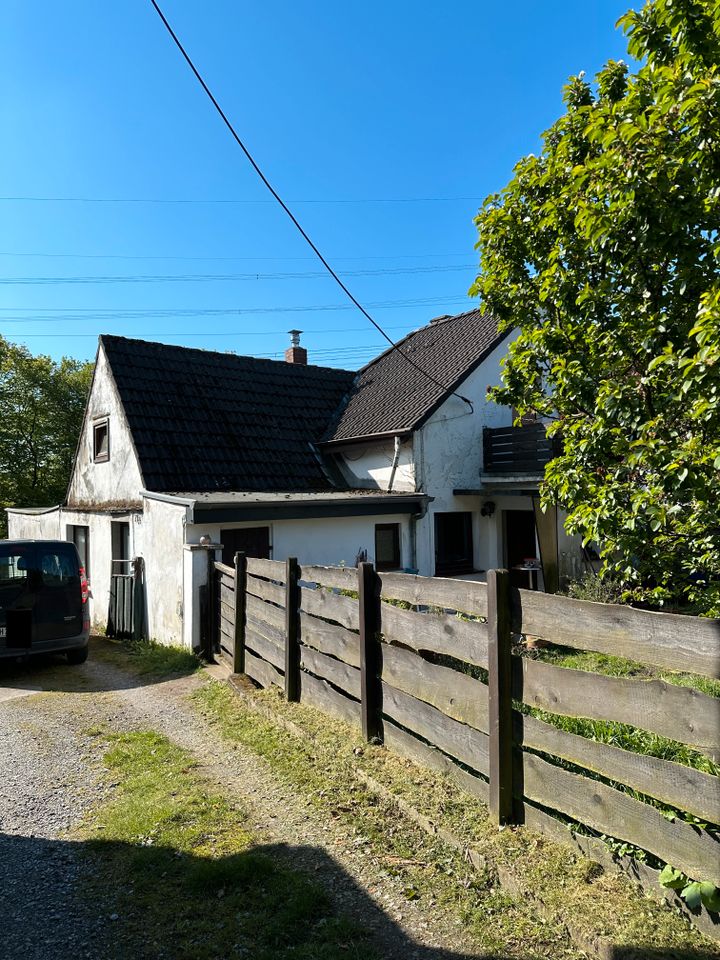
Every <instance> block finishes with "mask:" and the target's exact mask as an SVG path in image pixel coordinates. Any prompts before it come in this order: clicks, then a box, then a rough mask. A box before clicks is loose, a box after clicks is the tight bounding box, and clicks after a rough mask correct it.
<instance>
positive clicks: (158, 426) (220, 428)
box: [101, 336, 355, 493]
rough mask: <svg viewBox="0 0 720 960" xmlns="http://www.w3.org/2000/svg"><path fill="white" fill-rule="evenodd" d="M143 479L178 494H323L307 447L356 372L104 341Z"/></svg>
mask: <svg viewBox="0 0 720 960" xmlns="http://www.w3.org/2000/svg"><path fill="white" fill-rule="evenodd" d="M101 341H102V344H103V347H104V349H105V353H106V355H107V358H108V361H109V363H110V368H111V370H112V374H113V377H114V378H115V382H116V384H117V388H118V391H119V393H120V398H121V400H122V404H123V407H124V409H125V413H126V415H127V419H128V422H129V425H130V430H131V432H132V436H133V440H134V443H135V448H136V450H137V454H138V458H139V461H140V470H141V472H142V476H143V482H144V484H145V487H146V488H147V489H148V490H155V491H157V492H159V493H163V492H172V491H177V490H193V491H212V490H256V491H295V490H306V491H311V490H328V489H331V484H330V483H329V481H328V480H327V478H326V476H325V474H324V473H323V471H322V470H321V468H320V465H319V464H318V462H317V459H316V457H315V455H314V453H313V451H312V450H311V448H310V444H311V442H314V441H316V440H317V439H318V438H319V437H321V436H322V434H323V432H324V431H325V430H326V429H327V425H328V423H329V421H330V420H331V418H332V415H333V413H334V411H335V410H336V409H337V408H338V406H339V404H340V403H341V401H342V399H343V397H344V396H345V394H346V393H347V391H348V389H349V388H350V386H351V384H352V382H353V379H354V377H355V374H354V373H353V372H351V371H348V370H335V369H330V368H328V367H315V366H307V367H303V366H299V365H294V364H289V363H284V362H282V361H277V360H258V359H254V358H252V357H239V356H235V355H234V354H229V353H214V352H211V351H206V350H194V349H189V348H187V347H177V346H168V345H166V344H160V343H149V342H146V341H144V340H128V339H126V338H124V337H113V336H103V337H101Z"/></svg>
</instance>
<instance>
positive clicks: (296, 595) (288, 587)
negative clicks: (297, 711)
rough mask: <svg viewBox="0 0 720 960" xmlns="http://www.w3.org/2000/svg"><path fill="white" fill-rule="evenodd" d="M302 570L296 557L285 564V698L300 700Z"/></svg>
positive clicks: (294, 701)
mask: <svg viewBox="0 0 720 960" xmlns="http://www.w3.org/2000/svg"><path fill="white" fill-rule="evenodd" d="M299 574H300V570H299V567H298V562H297V558H296V557H288V559H287V562H286V564H285V697H286V698H287V700H288V701H289V702H290V703H297V702H298V701H299V700H300V635H299V634H300V617H299V608H300V587H299V585H298V580H299V579H300V576H299Z"/></svg>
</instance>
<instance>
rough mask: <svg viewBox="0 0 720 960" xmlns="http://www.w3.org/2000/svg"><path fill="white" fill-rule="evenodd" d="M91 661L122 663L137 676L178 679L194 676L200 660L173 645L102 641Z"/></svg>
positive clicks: (95, 648)
mask: <svg viewBox="0 0 720 960" xmlns="http://www.w3.org/2000/svg"><path fill="white" fill-rule="evenodd" d="M92 656H93V658H94V659H100V660H102V659H107V660H117V659H118V658H120V659H122V660H124V661H125V665H126V666H128V667H130V668H131V669H132V670H133V671H134V672H135V673H137V674H138V675H140V676H148V677H150V676H154V677H159V676H172V675H175V676H182V675H186V674H190V673H194V672H195V671H196V670H199V669H200V667H201V666H202V661H201V660H200V658H199V657H198V656H197V655H196V654H194V653H193V652H192V650H188V648H187V647H181V646H179V645H174V644H166V643H158V642H157V641H156V640H132V641H131V640H110V639H107V638H102V641H101V642H99V643H97V642H96V644H95V646H94V647H93V651H92Z"/></svg>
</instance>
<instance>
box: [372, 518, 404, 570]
mask: <svg viewBox="0 0 720 960" xmlns="http://www.w3.org/2000/svg"><path fill="white" fill-rule="evenodd" d="M375 567H376V568H377V569H378V570H397V569H399V567H400V524H399V523H378V524H376V525H375Z"/></svg>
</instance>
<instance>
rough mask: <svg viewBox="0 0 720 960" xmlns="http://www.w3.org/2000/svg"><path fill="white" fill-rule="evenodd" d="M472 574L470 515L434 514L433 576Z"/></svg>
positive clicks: (460, 512)
mask: <svg viewBox="0 0 720 960" xmlns="http://www.w3.org/2000/svg"><path fill="white" fill-rule="evenodd" d="M472 572H473V539H472V514H471V513H469V512H465V511H458V512H457V513H436V514H435V576H436V577H454V576H457V575H458V574H462V573H472Z"/></svg>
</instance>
